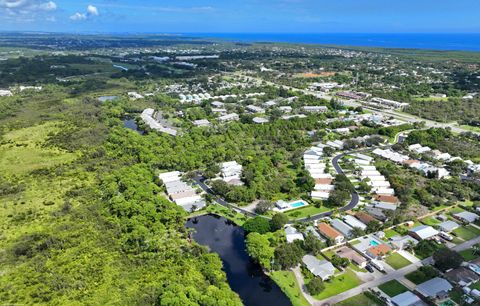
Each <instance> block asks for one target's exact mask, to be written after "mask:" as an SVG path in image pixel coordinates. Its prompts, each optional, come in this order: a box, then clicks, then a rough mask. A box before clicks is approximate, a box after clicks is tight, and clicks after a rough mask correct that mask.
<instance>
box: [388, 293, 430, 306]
mask: <svg viewBox="0 0 480 306" xmlns="http://www.w3.org/2000/svg"><path fill="white" fill-rule="evenodd" d="M392 303H393V304H394V305H396V306H420V305H427V304H425V303H424V302H423V301H422V300H421V299H420V298H419V297H418V296H416V295H415V294H414V293H413V292H411V291H406V292H404V293H400V294H399V295H396V296H394V297H393V298H392Z"/></svg>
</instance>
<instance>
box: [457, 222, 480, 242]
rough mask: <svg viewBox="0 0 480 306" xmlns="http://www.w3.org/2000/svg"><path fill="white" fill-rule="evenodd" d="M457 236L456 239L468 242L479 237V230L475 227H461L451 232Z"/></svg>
mask: <svg viewBox="0 0 480 306" xmlns="http://www.w3.org/2000/svg"><path fill="white" fill-rule="evenodd" d="M453 232H454V233H455V234H457V236H458V237H460V238H462V239H463V240H470V239H473V238H475V237H478V236H480V230H479V229H478V228H476V227H473V226H471V225H467V226H462V227H459V228H457V229H455V230H454V231H453Z"/></svg>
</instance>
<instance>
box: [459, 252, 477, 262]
mask: <svg viewBox="0 0 480 306" xmlns="http://www.w3.org/2000/svg"><path fill="white" fill-rule="evenodd" d="M459 253H460V255H462V257H463V259H465V260H466V261H470V260H474V259H477V258H479V257H480V255H478V254H474V253H473V250H472V249H466V250H463V251H460V252H459Z"/></svg>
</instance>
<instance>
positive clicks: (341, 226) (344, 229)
mask: <svg viewBox="0 0 480 306" xmlns="http://www.w3.org/2000/svg"><path fill="white" fill-rule="evenodd" d="M330 224H331V225H332V226H333V228H334V229H336V230H337V231H339V232H340V233H342V234H343V235H344V236H351V233H352V228H351V227H350V226H349V225H348V224H346V223H345V222H343V221H342V220H340V219H333V220H332V221H331V222H330Z"/></svg>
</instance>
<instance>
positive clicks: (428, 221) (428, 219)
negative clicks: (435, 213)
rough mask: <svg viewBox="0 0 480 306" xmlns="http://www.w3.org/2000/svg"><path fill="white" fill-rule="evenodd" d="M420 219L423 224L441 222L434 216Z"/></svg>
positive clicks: (431, 224)
mask: <svg viewBox="0 0 480 306" xmlns="http://www.w3.org/2000/svg"><path fill="white" fill-rule="evenodd" d="M421 221H422V223H423V224H425V225H430V226H435V225H438V224H440V223H442V222H441V221H440V220H438V219H437V218H435V217H428V218H425V219H422V220H421Z"/></svg>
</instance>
